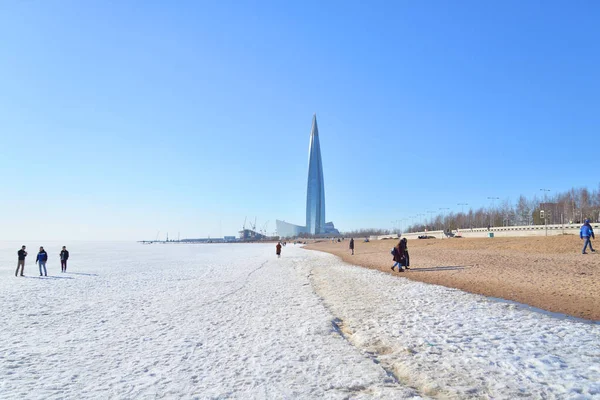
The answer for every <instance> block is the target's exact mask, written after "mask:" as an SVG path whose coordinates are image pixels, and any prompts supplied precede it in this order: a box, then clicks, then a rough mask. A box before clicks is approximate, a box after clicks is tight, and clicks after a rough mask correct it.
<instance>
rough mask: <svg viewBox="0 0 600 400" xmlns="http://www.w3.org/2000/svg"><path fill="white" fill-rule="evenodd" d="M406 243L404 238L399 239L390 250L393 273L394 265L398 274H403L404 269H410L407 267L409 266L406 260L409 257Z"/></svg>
mask: <svg viewBox="0 0 600 400" xmlns="http://www.w3.org/2000/svg"><path fill="white" fill-rule="evenodd" d="M406 242H407V240H406V238H403V239H400V241H399V242H398V244H397V245H396V247H394V249H393V250H392V254H393V255H394V262H395V263H394V265H393V266H392V270H393V271H395V269H394V268H395V267H396V265H397V266H398V272H404V268H406V269H410V268H409V267H408V266H409V265H410V262H409V258H408V257H409V256H408V249H407V244H406ZM403 267H404V268H403Z"/></svg>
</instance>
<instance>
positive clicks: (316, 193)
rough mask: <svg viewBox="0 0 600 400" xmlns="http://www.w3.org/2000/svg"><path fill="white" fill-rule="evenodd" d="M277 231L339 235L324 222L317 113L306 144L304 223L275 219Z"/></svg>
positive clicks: (289, 235)
mask: <svg viewBox="0 0 600 400" xmlns="http://www.w3.org/2000/svg"><path fill="white" fill-rule="evenodd" d="M275 223H276V225H277V233H278V234H279V236H281V237H294V236H299V235H301V234H303V233H307V234H311V235H324V236H326V235H339V231H338V230H337V229H335V227H334V226H333V222H327V223H325V183H324V180H323V162H322V159H321V146H320V143H319V128H318V126H317V115H316V114H315V115H313V121H312V128H311V130H310V142H309V145H308V180H307V185H306V225H305V226H300V225H294V224H290V223H288V222H285V221H280V220H276V221H275Z"/></svg>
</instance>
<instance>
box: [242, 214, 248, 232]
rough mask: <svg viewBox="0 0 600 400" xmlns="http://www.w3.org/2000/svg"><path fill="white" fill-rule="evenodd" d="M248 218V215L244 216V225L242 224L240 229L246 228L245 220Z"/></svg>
mask: <svg viewBox="0 0 600 400" xmlns="http://www.w3.org/2000/svg"><path fill="white" fill-rule="evenodd" d="M247 219H248V217H244V225H243V226H242V230H244V231H245V230H246V220H247Z"/></svg>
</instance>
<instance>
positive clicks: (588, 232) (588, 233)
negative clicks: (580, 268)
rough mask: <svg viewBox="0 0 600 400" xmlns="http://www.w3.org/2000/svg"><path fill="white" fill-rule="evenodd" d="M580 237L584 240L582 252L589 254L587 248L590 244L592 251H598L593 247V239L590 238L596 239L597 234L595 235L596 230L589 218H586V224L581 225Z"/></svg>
mask: <svg viewBox="0 0 600 400" xmlns="http://www.w3.org/2000/svg"><path fill="white" fill-rule="evenodd" d="M579 237H580V238H581V239H583V240H584V242H583V250H581V254H587V253H586V252H585V250H586V249H587V247H588V246H590V251H591V252H592V253H595V252H596V250H594V248H593V247H592V241H591V240H590V237H591V238H592V239H596V236H594V230H593V229H592V225H590V220H589V219H586V220H585V222H584V224H583V225H582V226H581V230H580V231H579Z"/></svg>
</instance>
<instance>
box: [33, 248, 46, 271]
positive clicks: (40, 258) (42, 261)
mask: <svg viewBox="0 0 600 400" xmlns="http://www.w3.org/2000/svg"><path fill="white" fill-rule="evenodd" d="M46 261H48V253H46V250H44V248H43V247H40V252H39V253H38V255H37V258H36V259H35V262H36V263H38V266H39V267H40V276H42V275H43V276H48V271H46ZM42 267H44V273H43V274H42Z"/></svg>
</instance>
